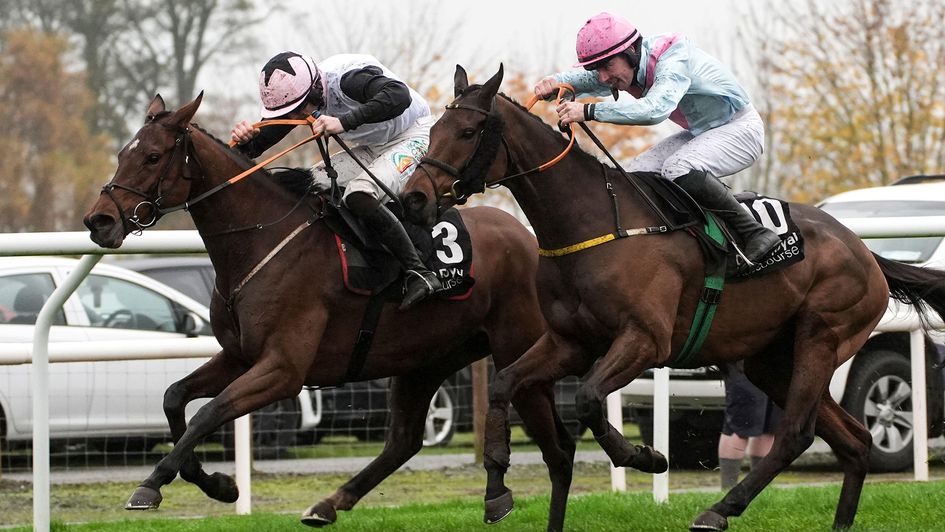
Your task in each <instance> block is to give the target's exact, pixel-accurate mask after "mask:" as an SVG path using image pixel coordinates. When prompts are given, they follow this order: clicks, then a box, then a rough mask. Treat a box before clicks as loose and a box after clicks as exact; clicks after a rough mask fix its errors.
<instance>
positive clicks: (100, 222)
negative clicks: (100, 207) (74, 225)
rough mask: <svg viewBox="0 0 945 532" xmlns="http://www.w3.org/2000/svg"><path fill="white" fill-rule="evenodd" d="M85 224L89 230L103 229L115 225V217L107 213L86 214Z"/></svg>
mask: <svg viewBox="0 0 945 532" xmlns="http://www.w3.org/2000/svg"><path fill="white" fill-rule="evenodd" d="M82 221H83V223H85V226H86V227H87V228H88V229H89V231H93V232H94V231H101V230H103V229H105V228H108V227H111V226H113V225H115V219H114V218H112V217H111V216H109V215H107V214H93V215H91V216H86V217H85V219H84V220H82Z"/></svg>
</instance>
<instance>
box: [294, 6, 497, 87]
mask: <svg viewBox="0 0 945 532" xmlns="http://www.w3.org/2000/svg"><path fill="white" fill-rule="evenodd" d="M454 11H455V8H451V7H450V6H445V5H444V3H443V2H436V1H433V0H421V1H418V2H414V3H413V4H412V5H411V9H410V24H404V20H403V18H404V10H403V7H402V6H401V5H400V4H398V3H396V2H379V1H365V2H348V1H342V0H334V1H325V2H319V6H318V9H317V14H318V22H317V32H316V31H313V32H312V35H313V37H312V42H310V43H309V46H308V49H309V50H310V52H309V53H311V54H312V55H313V56H315V57H316V60H317V59H318V58H319V57H325V56H328V55H333V54H338V53H367V54H371V55H373V56H375V57H377V58H378V60H380V61H381V63H383V64H384V65H386V66H387V67H388V68H390V69H391V70H392V71H394V72H395V73H396V74H397V75H398V76H400V77H402V78H403V79H404V81H405V82H407V84H409V85H410V86H411V87H413V88H415V89H416V90H418V91H419V92H420V93H421V94H423V95H424V96H427V97H430V99H431V103H432V101H436V102H437V103H440V102H441V101H442V100H443V99H445V98H448V97H451V95H452V90H449V91H445V90H444V87H450V88H451V87H452V80H453V69H454V67H455V65H456V63H457V62H460V61H462V59H461V58H469V59H470V62H472V59H471V58H473V57H475V56H476V55H477V53H476V52H477V50H478V48H479V47H478V45H476V44H475V42H476V41H470V40H468V39H462V38H461V37H460V35H461V34H462V33H463V24H462V18H463V17H462V14H460V15H459V16H456V15H455V13H454V14H453V15H449V16H447V13H448V12H454ZM312 16H314V14H313V13H312V12H311V8H309V10H308V11H306V13H305V14H304V15H302V16H300V17H297V18H302V17H312ZM352 21H371V22H370V25H353V24H352ZM470 42H472V43H473V44H469V43H470ZM466 66H467V67H471V68H472V69H473V70H475V69H476V68H477V67H479V66H480V65H478V64H471V65H466Z"/></svg>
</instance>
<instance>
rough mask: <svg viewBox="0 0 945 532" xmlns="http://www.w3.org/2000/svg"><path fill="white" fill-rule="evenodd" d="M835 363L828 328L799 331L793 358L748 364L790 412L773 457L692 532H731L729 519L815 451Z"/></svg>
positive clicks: (778, 355)
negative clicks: (819, 419) (822, 403)
mask: <svg viewBox="0 0 945 532" xmlns="http://www.w3.org/2000/svg"><path fill="white" fill-rule="evenodd" d="M831 338H833V340H831ZM772 349H773V348H772ZM834 360H836V340H835V338H834V336H833V334H832V332H831V331H830V329H829V328H828V327H826V326H824V327H817V328H816V329H815V328H812V327H810V326H808V327H802V326H798V330H797V332H796V333H795V342H794V354H793V357H792V354H791V353H790V352H789V351H786V350H782V351H777V352H775V353H772V352H770V351H769V353H768V354H767V355H766V356H765V357H764V358H763V359H760V358H750V359H747V360H746V361H745V374H746V375H747V376H748V378H749V379H750V380H751V381H752V382H753V383H754V384H755V385H756V386H758V387H759V388H760V389H761V390H762V391H764V392H765V393H766V394H767V395H768V396H769V397H771V398H772V399H773V400H774V401H775V402H776V403H778V404H779V405H781V406H782V407H783V408H784V415H783V416H782V418H781V421H780V423H779V424H778V427H777V429H776V431H775V437H774V444H773V446H772V448H771V451H770V452H769V453H768V455H767V456H765V457H764V459H762V460H761V462H759V463H758V464H757V465H756V466H755V467H753V468H752V469H751V471H750V472H749V473H748V475H746V476H745V478H744V479H743V480H742V481H741V482H739V483H738V484H737V485H736V486H735V487H734V488H732V489H731V490H729V492H728V493H726V494H725V497H724V498H723V499H722V500H721V501H719V502H718V503H716V504H715V505H713V506H712V507H711V508H710V509H709V510H706V511H705V512H703V513H702V514H701V515H699V516H698V517H697V518H696V519H695V520H694V521H693V522H692V524H691V525H690V530H725V529H726V528H728V518H729V517H731V516H739V515H741V514H742V512H744V511H745V509H746V508H747V507H748V505H749V504H750V503H751V501H752V500H754V498H755V497H757V496H758V494H759V493H761V491H762V490H763V489H764V488H765V487H767V486H768V484H770V483H771V481H772V480H774V477H776V476H777V475H778V474H779V473H780V472H781V471H783V470H784V469H785V468H786V467H787V466H789V465H790V464H791V463H792V462H793V461H794V460H795V459H797V457H798V456H800V455H801V453H803V452H804V451H805V450H807V448H809V447H810V445H811V444H812V443H813V442H814V427H815V421H816V419H817V417H818V411H819V410H818V409H819V408H820V400H821V397H823V396H824V394H826V393H827V386H828V384H829V382H830V377H831V375H832V374H833V369H834V366H833V361H834ZM788 376H790V380H788ZM788 383H789V384H788Z"/></svg>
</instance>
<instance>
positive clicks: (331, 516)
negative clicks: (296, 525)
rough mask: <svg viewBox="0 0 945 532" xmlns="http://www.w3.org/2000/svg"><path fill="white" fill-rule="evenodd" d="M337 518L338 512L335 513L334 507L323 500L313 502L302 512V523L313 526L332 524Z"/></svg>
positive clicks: (319, 526)
mask: <svg viewBox="0 0 945 532" xmlns="http://www.w3.org/2000/svg"><path fill="white" fill-rule="evenodd" d="M337 519H338V514H336V513H335V508H334V507H333V506H332V505H330V504H328V503H326V502H325V501H320V502H317V503H315V504H313V505H312V506H311V507H309V509H308V510H305V512H304V513H303V514H302V524H303V525H308V526H310V527H314V528H321V527H323V526H326V525H330V524H333V523H334V522H335V521H336V520H337Z"/></svg>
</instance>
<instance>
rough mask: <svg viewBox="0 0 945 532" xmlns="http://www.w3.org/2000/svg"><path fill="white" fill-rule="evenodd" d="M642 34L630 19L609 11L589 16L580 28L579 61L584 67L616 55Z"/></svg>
mask: <svg viewBox="0 0 945 532" xmlns="http://www.w3.org/2000/svg"><path fill="white" fill-rule="evenodd" d="M639 36H640V32H639V31H638V30H637V29H636V27H634V26H633V24H631V23H630V21H629V20H627V19H625V18H623V17H621V16H619V15H612V14H610V13H607V12H603V13H598V14H597V15H594V16H593V17H591V18H589V19H588V20H587V22H586V23H584V26H583V27H582V28H581V29H580V30H578V34H577V44H576V45H575V49H576V50H577V57H578V62H577V63H576V64H575V65H574V66H575V67H583V66H587V65H590V64H592V63H596V62H598V61H600V60H602V59H606V58H608V57H611V56H613V55H616V54H618V53H620V52H622V51H624V50H626V49H627V48H629V47H630V46H631V45H632V44H633V43H634V41H636V40H637V38H638V37H639Z"/></svg>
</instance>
